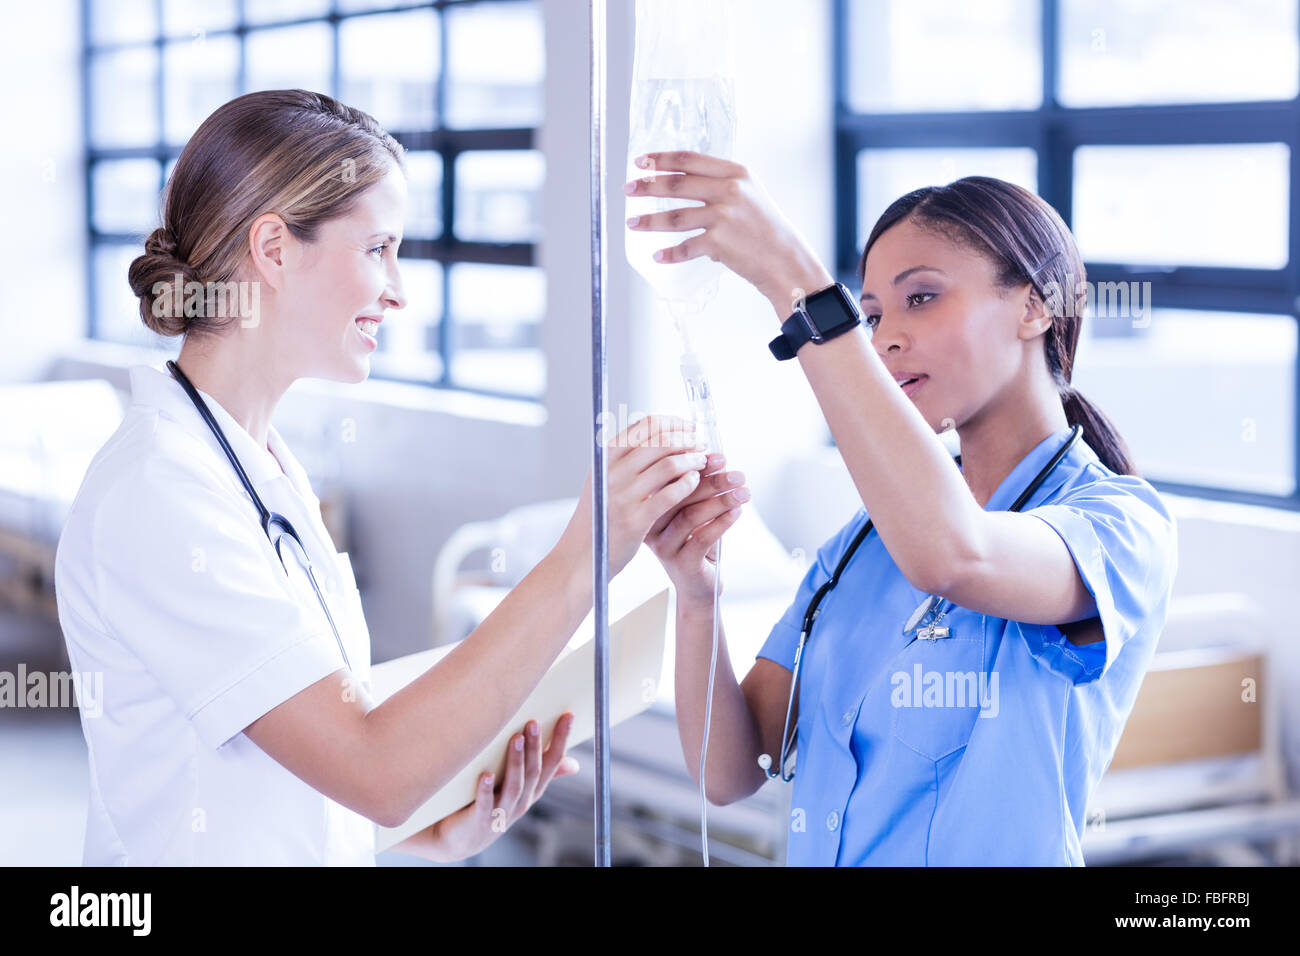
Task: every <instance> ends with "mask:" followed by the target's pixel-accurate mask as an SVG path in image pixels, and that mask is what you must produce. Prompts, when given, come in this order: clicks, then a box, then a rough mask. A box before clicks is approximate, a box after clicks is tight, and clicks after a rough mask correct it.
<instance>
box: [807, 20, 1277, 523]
mask: <svg viewBox="0 0 1300 956" xmlns="http://www.w3.org/2000/svg"><path fill="white" fill-rule="evenodd" d="M850 2H854V0H832V3H833V4H834V7H833V11H832V21H833V29H834V38H833V82H834V100H835V104H834V114H835V132H834V136H835V142H834V157H835V159H834V162H835V172H834V176H835V196H836V206H835V274H836V275H837V277H838V278H839V280H840V281H841V282H844V283H845V284H846V285H848V286H849V287H850V288H855V287H856V283H857V276H856V272H857V264H858V257H859V255H860V252H861V250H860V249H859V248H858V245H857V243H858V237H857V228H858V189H857V156H858V152H859V151H860V150H862V149H864V148H868V147H871V148H905V147H939V148H943V147H949V148H958V147H976V148H979V147H1029V148H1032V149H1034V150H1035V152H1036V155H1037V157H1038V190H1037V191H1038V194H1039V195H1040V196H1042V197H1043V198H1044V199H1045V200H1047V202H1049V203H1050V204H1051V205H1052V206H1053V207H1054V208H1055V209H1056V211H1057V212H1058V213H1060V215H1061V218H1062V219H1063V220H1064V221H1065V223H1066V224H1067V225H1069V226H1071V228H1073V208H1072V206H1073V202H1072V200H1073V185H1074V184H1073V173H1074V169H1073V156H1074V150H1075V149H1076V148H1077V147H1080V146H1097V145H1105V146H1111V145H1114V146H1148V145H1151V146H1155V145H1160V146H1165V145H1219V144H1245V143H1278V142H1280V143H1285V144H1286V145H1287V147H1288V148H1289V149H1290V184H1289V189H1288V202H1289V207H1290V208H1289V216H1288V222H1289V229H1290V233H1289V236H1288V259H1289V261H1288V262H1287V264H1286V265H1285V266H1284V267H1283V268H1281V269H1247V268H1221V267H1202V266H1177V267H1173V268H1159V269H1156V268H1142V267H1138V266H1132V265H1129V264H1125V263H1118V262H1087V261H1085V263H1084V265H1085V266H1086V268H1087V272H1088V279H1089V281H1092V282H1096V283H1103V282H1125V283H1128V282H1150V283H1151V286H1150V288H1151V293H1152V296H1153V298H1156V299H1158V300H1159V302H1160V304H1161V307H1162V308H1174V309H1187V310H1193V311H1196V310H1204V311H1211V310H1216V311H1225V312H1244V313H1257V314H1258V313H1267V314H1273V315H1289V316H1290V317H1291V318H1292V319H1293V320H1295V321H1297V322H1300V95H1297V96H1296V97H1293V98H1292V99H1290V100H1271V101H1252V102H1245V103H1206V104H1176V105H1169V106H1119V107H1110V106H1107V107H1069V106H1063V105H1061V103H1060V102H1059V100H1058V97H1057V84H1058V79H1059V78H1058V67H1059V64H1060V47H1059V23H1060V0H1039V5H1040V16H1041V21H1040V27H1041V29H1040V37H1039V42H1040V43H1041V45H1042V67H1043V72H1042V102H1041V103H1040V104H1039V106H1038V107H1037V108H1036V109H1028V110H989V111H969V112H939V111H935V112H906V113H857V112H854V111H853V110H851V109H850V108H849V101H848V57H849V55H850V51H849V49H848V45H849V35H848V16H849V10H848V4H849V3H850ZM1298 331H1300V330H1298ZM1297 365H1298V366H1300V351H1298V355H1297ZM1294 380H1295V389H1294V394H1293V395H1292V401H1293V416H1294V417H1293V424H1294V429H1293V434H1292V455H1293V464H1294V475H1293V479H1294V481H1295V488H1294V489H1293V491H1292V493H1291V494H1289V495H1273V494H1267V493H1264V492H1254V491H1247V490H1243V489H1237V488H1224V487H1218V486H1214V485H1202V484H1191V483H1184V482H1175V481H1165V480H1160V479H1154V478H1148V479H1147V480H1148V481H1149V482H1150V483H1151V485H1152V486H1153V487H1155V488H1156V489H1157V490H1159V491H1167V492H1170V493H1172V494H1180V495H1190V496H1194V497H1200V498H1210V499H1216V500H1223V501H1236V502H1242V503H1246V504H1257V505H1266V506H1269V507H1276V508H1286V509H1289V510H1300V367H1297V368H1296V370H1295V379H1294Z"/></svg>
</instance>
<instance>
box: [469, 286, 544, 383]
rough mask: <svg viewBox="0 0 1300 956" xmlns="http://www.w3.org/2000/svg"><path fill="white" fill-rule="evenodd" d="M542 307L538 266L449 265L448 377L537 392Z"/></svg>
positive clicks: (541, 368)
mask: <svg viewBox="0 0 1300 956" xmlns="http://www.w3.org/2000/svg"><path fill="white" fill-rule="evenodd" d="M545 310H546V276H545V274H544V273H543V272H542V270H541V269H536V268H531V267H522V266H495V265H480V264H478V263H458V264H456V265H453V266H452V267H451V314H452V315H453V316H454V317H455V322H456V324H455V330H456V332H455V338H456V342H455V348H454V350H453V353H452V367H451V375H452V380H453V381H454V382H455V383H456V384H457V385H467V386H470V387H473V388H482V389H489V390H492V391H497V392H503V393H509V394H516V395H526V396H537V395H541V394H542V392H543V391H544V390H545V387H546V366H545V362H544V360H543V356H542V352H541V348H540V335H539V332H540V328H541V322H542V315H543V314H544V313H545Z"/></svg>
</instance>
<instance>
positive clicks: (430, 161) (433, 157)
mask: <svg viewBox="0 0 1300 956" xmlns="http://www.w3.org/2000/svg"><path fill="white" fill-rule="evenodd" d="M406 186H407V190H406V193H407V205H406V209H407V212H406V231H405V233H404V234H403V238H406V237H407V236H409V237H411V238H413V239H436V238H438V236H440V235H441V234H442V156H440V155H439V154H438V153H435V152H433V151H432V150H408V151H407V153H406Z"/></svg>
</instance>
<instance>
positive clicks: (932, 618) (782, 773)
mask: <svg viewBox="0 0 1300 956" xmlns="http://www.w3.org/2000/svg"><path fill="white" fill-rule="evenodd" d="M1082 434H1083V426H1082V425H1073V426H1071V428H1070V437H1069V438H1067V439H1066V440H1065V444H1064V445H1062V446H1061V447H1060V448H1059V449H1058V450H1057V452H1056V454H1055V455H1053V456H1052V460H1051V461H1049V462H1048V463H1047V464H1046V465H1044V466H1043V469H1042V470H1041V471H1040V472H1039V473H1038V475H1037V477H1035V478H1034V480H1033V481H1031V482H1030V483H1029V487H1027V488H1026V489H1025V490H1024V491H1022V492H1021V493H1020V497H1019V498H1017V499H1016V501H1015V503H1014V504H1013V505H1012V506H1011V507H1010V508H1008V509H1007V510H1008V511H1019V510H1020V508H1021V507H1022V506H1023V505H1024V503H1025V502H1026V501H1028V500H1029V496H1030V495H1032V494H1033V493H1034V492H1035V491H1037V490H1038V487H1039V485H1041V484H1042V483H1043V482H1044V481H1045V480H1046V479H1047V476H1048V475H1050V474H1051V473H1052V469H1054V468H1055V467H1056V466H1057V465H1058V464H1060V461H1061V459H1062V458H1064V457H1065V455H1066V453H1067V452H1068V451H1069V450H1070V449H1071V448H1073V447H1074V443H1075V442H1077V441H1078V440H1079V436H1080V435H1082ZM954 460H955V461H957V462H959V463H960V461H961V455H958V456H957V457H956V458H955V459H954ZM871 526H872V522H871V521H870V520H868V521H867V523H866V525H864V526H863V528H862V530H861V531H859V532H858V534H857V537H855V538H854V539H853V543H852V544H850V545H849V547H848V550H847V551H845V552H844V557H842V558H840V563H839V564H838V565H836V567H835V573H834V574H832V575H831V576H830V578H829V580H827V581H826V583H825V584H823V585H822V586H821V587H820V588H818V589H817V593H816V594H814V595H813V597H812V600H811V601H809V602H808V609H807V610H806V611H805V612H804V616H803V626H802V627H801V628H800V632H799V646H798V648H796V650H795V652H794V673H793V674H792V675H791V677H790V698H789V700H788V701H787V702H786V705H785V726H784V727H782V728H781V762H780V763H779V764H777V768H778V769H777V770H775V771H774V770H772V755H771V754H760V755H759V758H758V765H759V766H760V767H762V768H763V770H764V771H766V772H767V775H768V776H769V777H771V778H772V779H773V780H775V779H776V778H777V777H780V778H781V779H782V780H784V781H785V782H786V783H789V782H790V781H791V780H793V779H794V769H793V768H792V767H791V768H788V772H787V767H788V764H789V762H790V758H791V757H793V756H794V755H793V754H792V753H790V746H791V744H792V743H793V740H792V739H791V736H790V715H791V713H792V712H793V711H794V701H795V694H796V693H797V692H798V687H799V669H800V667H801V666H802V664H803V649H804V646H805V645H806V644H807V643H808V636H809V635H810V634H811V633H812V626H813V621H815V620H817V615H818V614H820V613H821V603H822V601H823V600H824V599H825V598H826V595H827V594H829V593H830V592H831V590H832V589H833V588H834V587H835V585H836V584H838V583H839V580H840V575H841V574H843V573H844V569H845V568H846V567H847V566H848V563H849V560H850V559H851V558H852V557H853V554H854V552H855V551H857V550H858V545H860V544H862V542H863V540H864V539H865V538H866V536H867V535H868V534H869V533H870V532H871ZM951 607H952V602H950V601H945V600H944V599H943V598H942V597H939V596H937V595H933V594H932V595H930V596H929V597H927V598H926V599H925V600H924V601H922V602H921V605H920V607H918V608H917V609H916V611H915V612H913V614H912V616H911V617H910V618H908V621H907V623H906V624H904V625H903V633H904V634H907V633H910V632H911V631H916V632H917V634H916V637H915V638H913V639H912V640H922V641H934V640H938V639H939V638H943V637H947V636H948V628H946V627H940V626H939V622H940V621H941V620H943V618H944V615H946V614H947V613H948V610H949V608H951ZM908 643H909V644H910V643H911V642H910V641H909V642H908Z"/></svg>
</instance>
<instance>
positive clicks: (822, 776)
mask: <svg viewBox="0 0 1300 956" xmlns="http://www.w3.org/2000/svg"><path fill="white" fill-rule="evenodd" d="M1069 435H1070V430H1069V429H1068V428H1066V429H1063V430H1061V431H1059V432H1056V433H1055V434H1053V435H1051V436H1049V437H1047V438H1045V439H1043V441H1041V442H1040V443H1039V444H1038V445H1037V446H1036V447H1035V448H1034V449H1033V451H1031V452H1030V453H1029V454H1028V455H1026V456H1025V458H1024V459H1023V460H1022V461H1021V462H1020V463H1019V464H1018V465H1016V467H1015V468H1013V469H1012V470H1011V473H1010V474H1009V475H1007V477H1006V478H1005V479H1004V480H1003V482H1002V484H1001V485H999V486H998V489H997V491H996V492H995V493H994V494H993V496H992V497H991V498H990V499H989V502H988V504H987V505H986V506H985V510H986V511H1001V510H1005V509H1007V508H1009V507H1010V506H1011V505H1012V504H1013V503H1014V502H1015V499H1016V498H1017V497H1018V496H1019V495H1020V494H1021V493H1022V492H1023V491H1024V489H1025V488H1026V487H1028V485H1029V483H1030V482H1031V481H1032V480H1033V478H1034V476H1035V475H1037V474H1038V472H1039V471H1040V470H1041V469H1042V468H1043V466H1044V465H1046V464H1047V462H1048V461H1049V460H1050V459H1051V457H1052V456H1053V455H1054V454H1055V453H1056V451H1057V450H1058V449H1059V448H1060V447H1061V446H1062V444H1063V443H1064V442H1065V440H1066V439H1067V438H1068V437H1069ZM1021 511H1022V512H1023V513H1024V514H1028V515H1033V516H1034V517H1036V518H1038V519H1039V520H1041V521H1045V522H1046V523H1047V524H1048V525H1050V526H1051V527H1052V529H1053V530H1055V531H1056V533H1057V534H1059V535H1060V536H1061V538H1062V540H1064V541H1065V544H1066V546H1067V547H1068V548H1069V549H1070V554H1071V555H1072V556H1073V558H1074V562H1075V565H1076V566H1077V567H1078V569H1079V574H1080V576H1081V577H1082V578H1083V582H1084V584H1085V585H1087V588H1088V590H1089V591H1090V592H1092V595H1093V597H1094V598H1095V599H1096V604H1097V615H1098V616H1100V618H1101V624H1102V629H1103V632H1104V634H1105V640H1104V641H1101V642H1098V643H1095V644H1085V645H1082V646H1077V647H1076V646H1075V645H1073V644H1071V643H1070V642H1069V641H1068V640H1067V639H1066V638H1065V636H1064V635H1063V634H1062V633H1061V630H1060V629H1059V628H1058V627H1056V626H1054V625H1038V624H1022V623H1019V622H1017V621H1008V620H1006V619H1004V618H997V617H991V616H989V615H985V614H978V613H975V612H974V611H970V610H967V609H966V608H962V607H952V606H951V605H949V610H948V613H947V616H946V618H945V619H944V620H943V621H942V622H941V623H942V624H944V625H947V627H948V628H949V634H950V636H949V637H946V638H939V639H937V640H934V641H926V640H913V637H914V635H913V634H909V635H906V636H905V635H904V634H903V633H902V629H903V624H904V623H905V622H906V621H907V620H908V618H909V617H910V616H911V614H912V612H913V611H915V610H916V607H917V605H918V604H920V603H921V601H923V600H924V599H925V597H926V594H925V592H923V591H919V590H917V589H916V588H914V587H912V585H911V584H909V583H908V581H907V579H906V578H905V577H904V576H903V573H902V572H901V571H900V570H899V569H898V566H897V565H896V564H895V563H894V561H893V559H892V558H891V557H890V556H889V553H888V552H887V551H886V550H885V546H884V544H883V543H882V542H881V539H880V535H879V534H878V533H877V532H876V531H875V530H874V529H873V530H872V532H871V533H870V534H869V535H868V536H867V538H866V539H865V540H864V541H863V542H862V545H861V546H860V547H859V548H858V551H857V553H856V554H855V555H854V557H853V559H852V560H851V561H850V562H849V566H848V567H847V568H846V569H845V571H844V574H843V575H842V576H841V577H840V580H839V583H838V584H837V585H836V587H835V588H834V589H833V590H832V591H831V592H830V594H828V595H827V597H826V599H825V600H824V601H823V602H822V605H821V607H822V610H821V613H820V615H819V616H818V618H817V622H816V624H815V625H814V627H813V629H812V634H811V636H810V637H809V639H808V643H807V645H806V647H805V648H804V660H803V669H802V673H801V676H800V687H799V720H798V729H797V754H798V756H797V763H796V767H797V769H796V773H795V778H794V784H793V785H794V793H793V795H792V802H791V816H790V833H789V843H788V850H787V863H789V864H790V865H795V866H810V865H813V866H830V865H841V866H851V865H863V864H880V865H917V866H919V865H1015V866H1039V865H1082V864H1083V854H1082V852H1081V850H1080V838H1081V837H1082V834H1083V828H1084V824H1085V819H1084V816H1085V812H1086V810H1087V805H1088V799H1089V797H1090V796H1091V794H1092V791H1093V788H1094V787H1095V786H1096V784H1097V781H1098V780H1099V779H1100V777H1101V775H1102V773H1103V771H1104V770H1105V769H1106V767H1107V765H1108V764H1109V763H1110V760H1111V757H1112V756H1113V755H1114V752H1115V747H1116V745H1117V744H1118V743H1119V737H1120V733H1121V731H1122V730H1123V729H1124V722H1125V720H1126V719H1127V718H1128V714H1129V712H1130V710H1131V709H1132V707H1133V700H1134V698H1135V697H1136V695H1137V691H1138V686H1139V685H1140V684H1141V683H1142V678H1143V675H1144V674H1145V673H1146V668H1147V664H1148V663H1149V661H1150V659H1151V655H1152V652H1153V651H1154V650H1155V645H1156V641H1157V638H1158V637H1159V635H1160V632H1161V630H1162V629H1163V628H1164V622H1165V614H1166V610H1167V606H1168V601H1169V595H1170V591H1171V589H1172V586H1173V579H1174V574H1175V572H1176V569H1177V560H1178V556H1177V549H1178V546H1177V533H1176V529H1175V525H1174V520H1173V518H1172V516H1171V515H1170V514H1169V511H1168V510H1167V509H1166V507H1165V505H1164V503H1163V502H1162V501H1161V499H1160V496H1159V495H1158V494H1157V493H1156V491H1155V489H1154V488H1152V487H1151V485H1149V484H1148V483H1147V482H1145V481H1143V480H1142V479H1140V478H1136V477H1133V476H1129V475H1117V474H1115V473H1114V472H1113V471H1111V470H1110V469H1109V468H1107V467H1106V466H1105V465H1103V464H1102V463H1101V462H1100V461H1099V460H1098V458H1097V455H1096V453H1095V452H1094V451H1093V450H1092V449H1091V448H1090V447H1088V445H1087V443H1086V442H1085V441H1084V440H1083V438H1080V439H1079V441H1078V442H1076V443H1075V445H1074V447H1073V448H1072V449H1071V450H1070V452H1069V453H1068V454H1067V455H1066V456H1065V458H1063V459H1062V460H1061V461H1060V462H1059V463H1058V464H1057V466H1056V468H1055V470H1054V471H1053V472H1052V474H1051V475H1050V476H1048V478H1047V479H1046V480H1044V482H1043V484H1042V485H1041V486H1040V487H1039V489H1038V490H1037V491H1036V492H1035V493H1034V494H1033V496H1032V497H1031V498H1030V499H1029V500H1028V501H1027V502H1026V503H1025V504H1024V506H1023V507H1022V508H1021ZM866 521H867V512H866V509H859V511H858V513H857V514H856V515H855V516H854V518H853V520H852V521H850V522H849V523H848V524H846V525H845V526H844V527H843V528H842V529H841V530H840V531H839V532H838V533H837V534H836V535H835V536H834V537H833V538H831V539H830V540H829V541H827V542H826V544H825V545H823V546H822V547H821V549H820V550H819V551H818V553H817V559H816V560H815V561H814V562H813V564H812V567H811V568H809V570H808V573H807V575H806V576H805V577H804V579H803V582H802V584H801V585H800V586H799V592H798V595H797V596H796V597H795V600H794V603H792V604H791V605H790V608H789V610H787V611H786V613H785V615H784V616H783V617H782V618H781V620H780V621H779V622H777V624H776V626H775V627H773V628H772V633H771V634H770V635H769V637H768V639H767V641H766V643H764V645H763V648H762V650H761V651H759V654H758V656H759V657H765V658H767V659H769V660H772V661H775V662H776V663H778V664H780V665H781V666H782V667H785V668H787V669H789V670H793V667H794V654H795V648H796V646H797V645H798V642H799V628H800V625H801V624H802V622H803V616H804V612H805V610H806V609H807V607H808V602H809V601H810V600H811V599H812V596H813V593H814V592H815V591H816V590H817V588H818V587H820V586H821V585H822V584H823V583H824V582H825V581H826V580H828V579H829V577H830V575H831V574H832V573H833V572H834V570H835V567H836V565H837V564H838V563H839V560H840V557H841V556H842V555H843V554H844V552H845V550H846V549H847V548H848V546H849V544H850V543H851V542H852V540H853V538H854V537H855V536H856V535H857V533H858V531H859V530H860V529H861V528H862V526H863V525H864V524H865V523H866ZM942 544H943V542H941V541H937V542H935V545H936V547H941V546H942ZM773 756H775V755H773Z"/></svg>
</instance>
